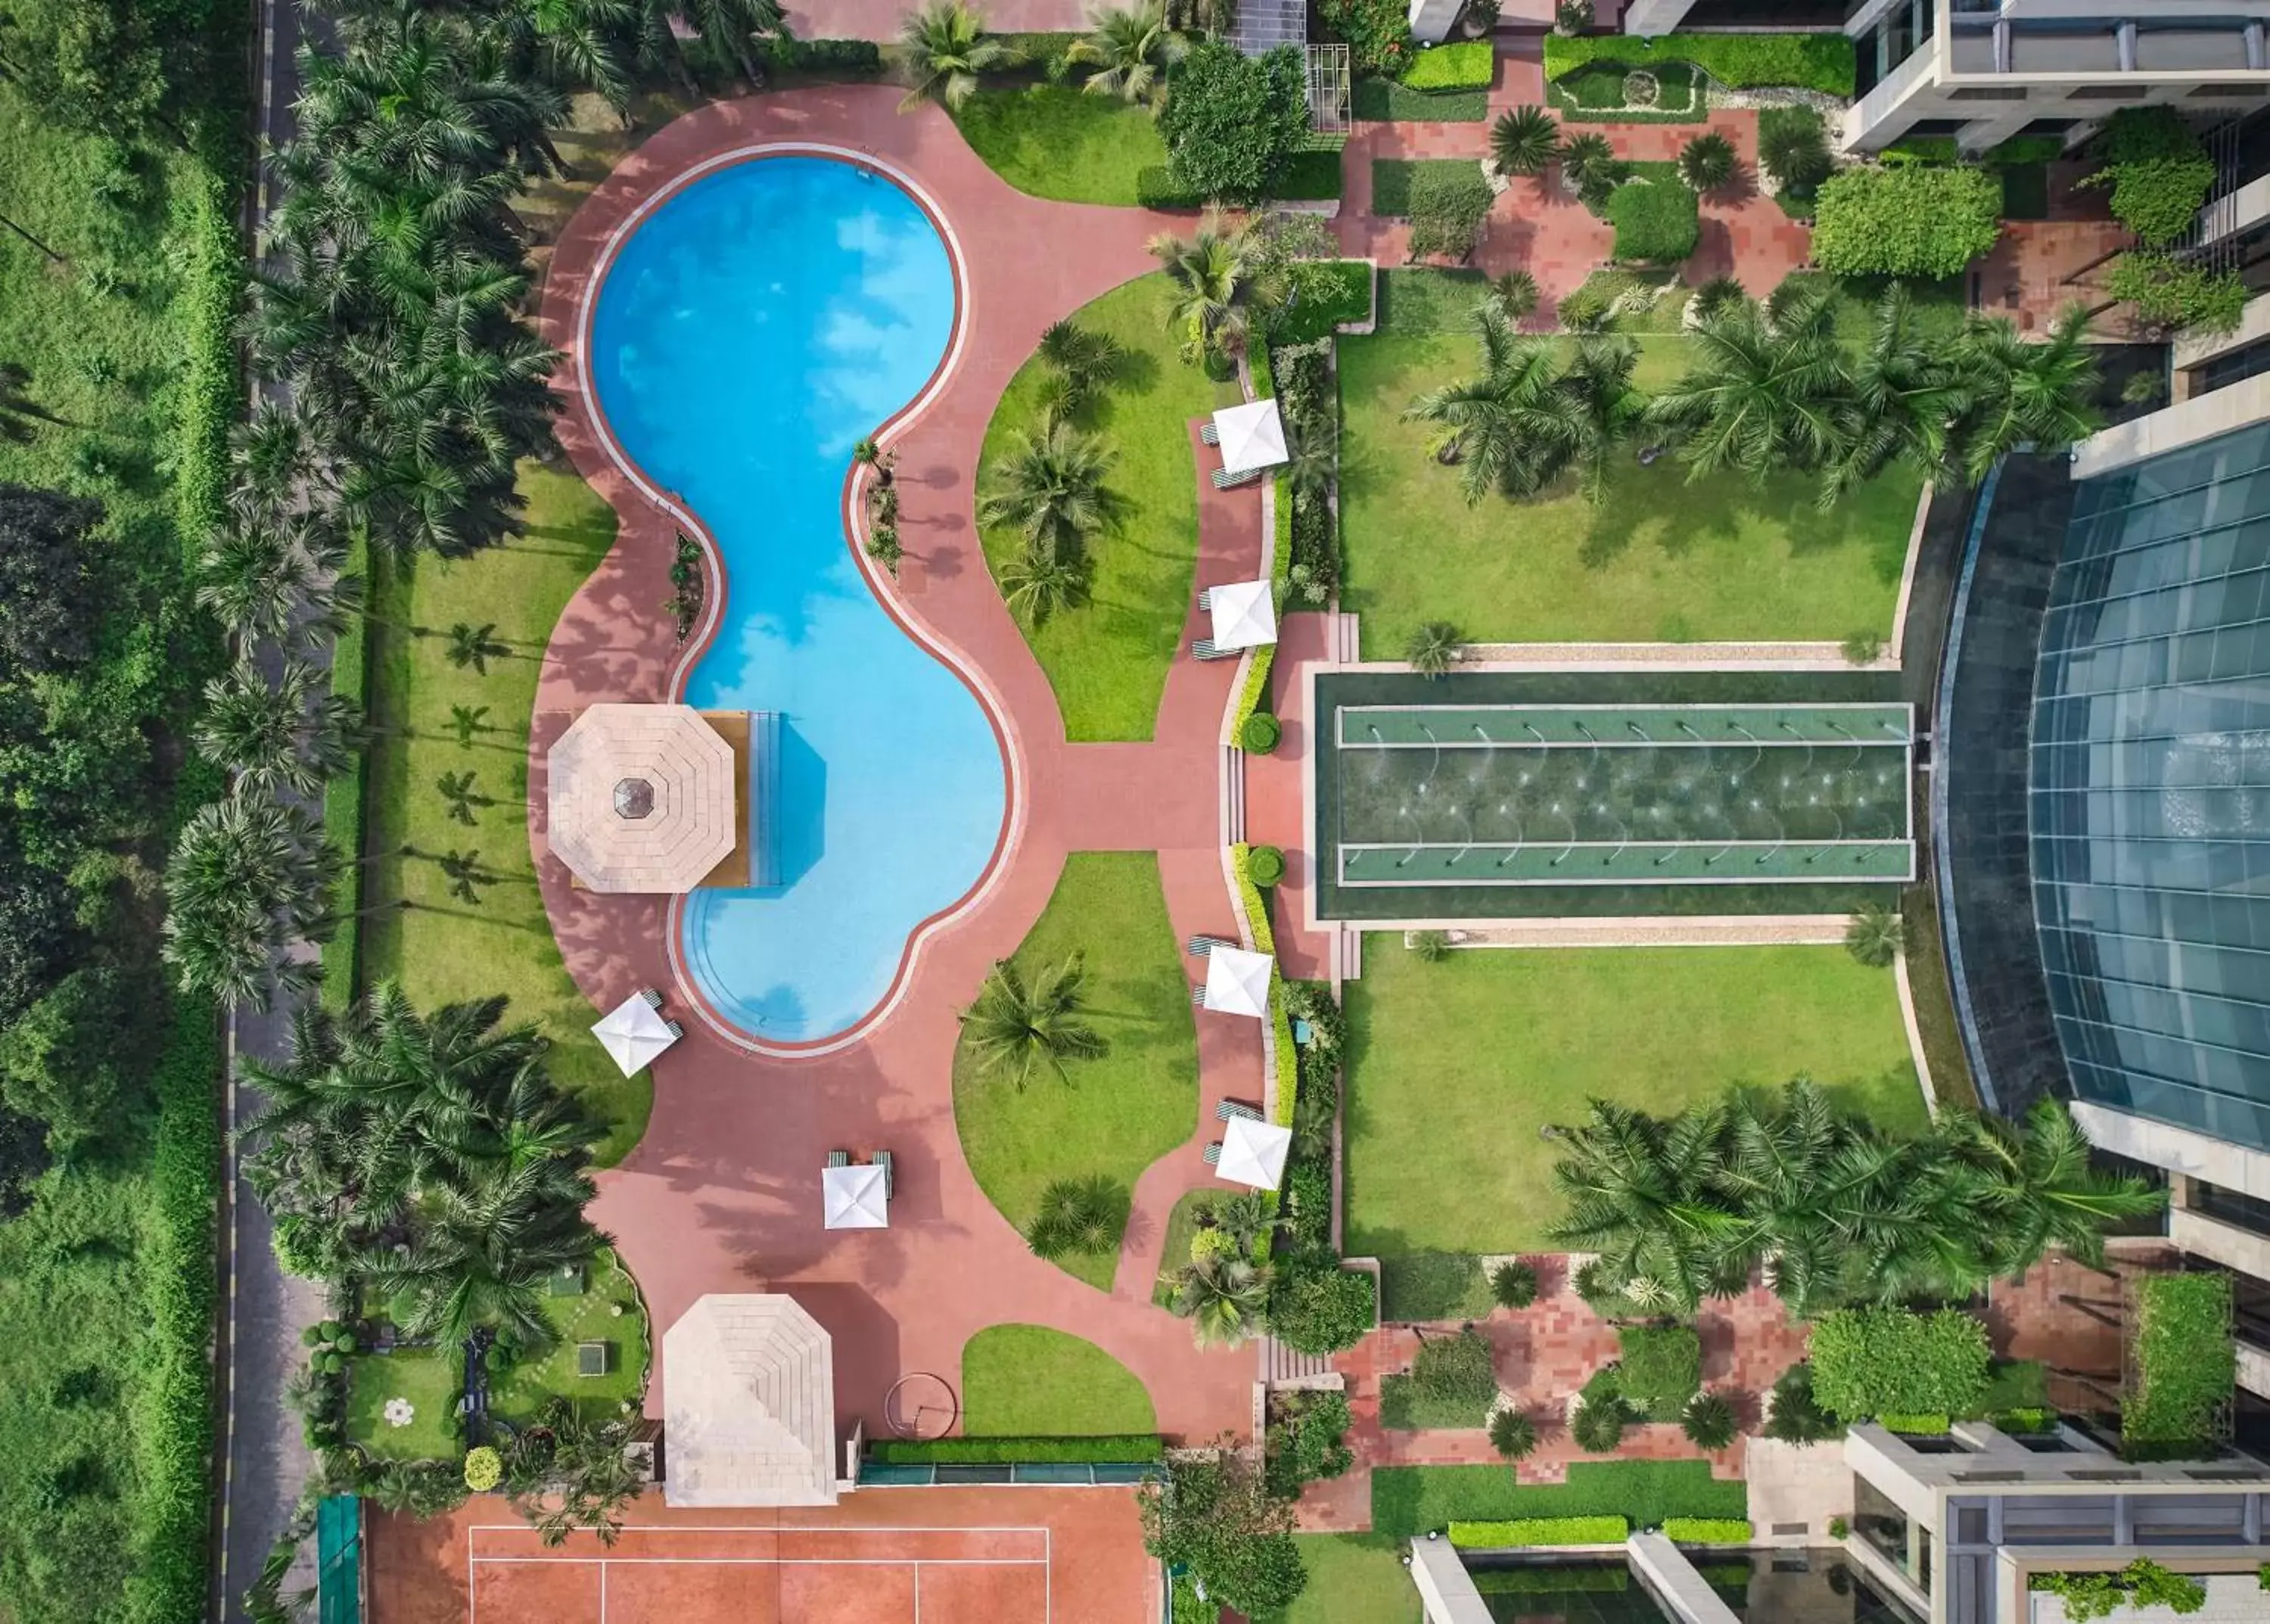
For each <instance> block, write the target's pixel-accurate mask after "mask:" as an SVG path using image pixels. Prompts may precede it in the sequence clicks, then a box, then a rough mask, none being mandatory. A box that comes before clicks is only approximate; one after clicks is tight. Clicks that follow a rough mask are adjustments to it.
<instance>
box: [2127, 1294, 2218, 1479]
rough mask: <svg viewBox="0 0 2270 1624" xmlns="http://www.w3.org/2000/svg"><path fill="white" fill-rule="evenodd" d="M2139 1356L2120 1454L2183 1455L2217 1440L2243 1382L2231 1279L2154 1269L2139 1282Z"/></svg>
mask: <svg viewBox="0 0 2270 1624" xmlns="http://www.w3.org/2000/svg"><path fill="white" fill-rule="evenodd" d="M2133 1358H2134V1363H2133V1366H2132V1367H2131V1378H2130V1391H2129V1394H2128V1397H2127V1399H2126V1401H2125V1403H2124V1404H2123V1405H2121V1406H2120V1449H2121V1453H2122V1454H2124V1455H2129V1456H2131V1457H2146V1456H2154V1455H2179V1454H2181V1453H2183V1452H2185V1451H2186V1450H2192V1449H2196V1448H2199V1447H2201V1446H2203V1445H2206V1444H2208V1443H2211V1442H2214V1440H2215V1439H2216V1438H2217V1437H2218V1436H2219V1435H2220V1434H2221V1432H2222V1424H2223V1416H2224V1412H2225V1410H2226V1408H2227V1407H2228V1406H2229V1404H2230V1401H2231V1394H2232V1391H2233V1390H2234V1389H2235V1388H2236V1386H2237V1380H2238V1363H2237V1358H2238V1356H2237V1350H2236V1347H2235V1346H2234V1344H2233V1341H2232V1338H2231V1330H2230V1279H2229V1276H2228V1275H2222V1274H2155V1275H2148V1276H2147V1277H2146V1278H2144V1279H2141V1280H2140V1281H2138V1282H2137V1285H2136V1341H2135V1352H2134V1355H2133Z"/></svg>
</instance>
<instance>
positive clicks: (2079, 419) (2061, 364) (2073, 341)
mask: <svg viewBox="0 0 2270 1624" xmlns="http://www.w3.org/2000/svg"><path fill="white" fill-rule="evenodd" d="M1954 368H1955V373H1956V374H1957V375H1958V376H1959V377H1960V378H1961V380H1962V385H1963V387H1964V389H1966V391H1967V392H1968V401H1967V410H1965V411H1964V412H1963V413H1962V417H1961V418H1960V419H1959V420H1958V421H1957V422H1956V424H1955V431H1954V436H1953V438H1954V442H1955V454H1956V455H1957V456H1959V457H1960V459H1961V462H1962V471H1963V473H1964V474H1965V475H1966V476H1967V477H1968V478H1970V479H1971V480H1972V481H1973V482H1976V481H1977V480H1980V479H1983V478H1985V477H1986V471H1987V470H1988V469H1990V468H1992V466H1993V465H1994V462H1995V459H1996V458H1998V457H1999V456H2003V455H2004V454H2005V453H2007V452H2010V451H2014V450H2016V449H2018V448H2019V447H2020V446H2021V445H2026V444H2031V445H2033V446H2034V447H2035V448H2036V449H2039V450H2043V451H2061V450H2063V449H2065V448H2066V447H2067V446H2069V445H2072V444H2073V442H2074V441H2079V440H2083V439H2086V438H2088V435H2089V434H2093V433H2095V432H2096V427H2097V425H2098V423H2099V421H2100V419H2099V418H2098V415H2097V412H2096V407H2095V405H2094V404H2093V403H2094V399H2095V396H2096V389H2097V368H2096V355H2095V353H2094V352H2092V351H2091V350H2090V348H2089V345H2088V311H2087V310H2085V309H2083V308H2081V306H2080V305H2078V304H2073V305H2068V306H2066V308H2065V309H2064V310H2063V311H2062V312H2061V313H2059V316H2058V318H2057V320H2056V321H2055V322H2054V323H2052V324H2051V328H2050V331H2049V337H2047V338H2046V339H2044V341H2043V342H2041V343H2039V344H2029V343H2027V342H2026V341H2025V340H2024V339H2022V338H2021V337H2018V330H2017V329H2016V328H2015V327H2014V325H2012V324H2011V323H2010V322H2009V320H2008V319H2007V317H2002V316H1991V317H1988V316H1973V317H1972V318H1971V319H1970V323H1969V324H1968V325H1967V326H1966V327H1965V328H1964V329H1963V331H1962V337H1961V339H1960V340H1959V341H1958V342H1957V344H1956V345H1955V352H1954Z"/></svg>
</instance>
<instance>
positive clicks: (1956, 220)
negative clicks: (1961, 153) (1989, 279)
mask: <svg viewBox="0 0 2270 1624" xmlns="http://www.w3.org/2000/svg"><path fill="white" fill-rule="evenodd" d="M2001 209H2002V188H2001V185H2000V183H1999V182H1998V181H1997V180H1996V179H1995V177H1994V176H1993V175H1992V174H1991V173H1989V172H1988V171H1986V170H1984V169H1980V168H1977V167H1970V166H1959V167H1954V168H1948V169H1926V168H1913V167H1910V168H1905V169H1867V168H1858V169H1846V170H1843V171H1842V172H1840V173H1838V174H1833V175H1831V176H1829V179H1828V180H1827V181H1825V182H1822V183H1821V192H1820V196H1819V197H1818V198H1817V199H1816V200H1815V203H1814V224H1813V257H1814V262H1815V263H1818V264H1819V265H1820V266H1821V269H1822V270H1824V271H1836V272H1837V273H1838V274H1840V275H1843V276H1903V277H1933V278H1936V277H1951V276H1954V275H1955V274H1956V273H1957V272H1959V271H1962V269H1963V268H1964V267H1966V266H1968V265H1969V264H1970V262H1971V261H1973V260H1975V259H1977V258H1978V257H1980V256H1982V255H1984V254H1985V253H1986V252H1987V251H1988V250H1989V249H1991V248H1993V246H1994V242H1995V240H1996V239H1997V238H1998V237H1999V236H2000V235H2001V234H2002V227H2001V223H2000V215H2001Z"/></svg>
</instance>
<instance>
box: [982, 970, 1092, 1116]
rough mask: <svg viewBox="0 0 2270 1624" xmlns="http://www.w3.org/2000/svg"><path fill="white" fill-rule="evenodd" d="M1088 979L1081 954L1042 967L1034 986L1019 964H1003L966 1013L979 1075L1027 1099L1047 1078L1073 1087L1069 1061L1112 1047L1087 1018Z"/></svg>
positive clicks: (1084, 1057)
mask: <svg viewBox="0 0 2270 1624" xmlns="http://www.w3.org/2000/svg"><path fill="white" fill-rule="evenodd" d="M1086 982H1087V970H1086V968H1085V967H1084V966H1083V965H1082V963H1081V956H1080V955H1079V953H1073V954H1072V956H1071V957H1070V958H1068V959H1065V960H1064V961H1063V962H1062V963H1059V964H1056V965H1044V966H1042V968H1041V969H1040V970H1038V971H1037V972H1036V973H1035V975H1034V976H1033V978H1032V980H1031V981H1030V982H1029V983H1027V981H1026V979H1025V975H1024V972H1023V971H1021V970H1020V969H1019V968H1017V967H1016V966H1015V965H1014V964H1013V963H1012V962H1010V961H1009V960H1006V959H1003V960H999V961H998V962H997V963H996V964H995V965H994V966H993V968H992V971H991V973H990V975H987V976H986V978H985V984H984V985H983V987H980V988H979V989H978V990H977V998H976V1002H975V1003H973V1004H971V1005H970V1006H969V1007H968V1009H966V1010H964V1011H962V1012H961V1036H962V1041H963V1042H965V1043H967V1044H968V1045H969V1052H970V1057H971V1058H972V1059H974V1060H975V1061H976V1064H977V1068H978V1070H979V1071H980V1072H984V1073H986V1074H988V1075H990V1076H994V1077H999V1078H1005V1079H1007V1080H1008V1082H1009V1084H1010V1086H1013V1087H1014V1088H1015V1089H1016V1090H1017V1092H1018V1093H1019V1094H1022V1093H1024V1091H1025V1089H1026V1087H1027V1086H1028V1085H1029V1084H1030V1083H1031V1082H1032V1080H1033V1079H1034V1078H1035V1077H1036V1076H1038V1075H1039V1074H1040V1073H1042V1072H1048V1073H1049V1074H1050V1075H1051V1076H1053V1077H1054V1078H1055V1079H1057V1081H1058V1082H1069V1081H1070V1080H1071V1079H1070V1077H1069V1076H1068V1075H1067V1074H1066V1072H1065V1061H1067V1060H1094V1059H1098V1058H1100V1057H1102V1056H1103V1055H1104V1054H1106V1053H1108V1052H1109V1049H1110V1047H1111V1046H1110V1044H1109V1043H1108V1042H1105V1041H1104V1039H1103V1037H1102V1034H1100V1033H1098V1032H1097V1031H1096V1029H1095V1028H1094V1027H1092V1026H1090V1025H1089V1024H1088V1023H1087V1020H1086V1019H1084V1018H1083V1016H1082V1014H1081V1005H1082V997H1081V994H1082V991H1083V990H1084V987H1085V984H1086Z"/></svg>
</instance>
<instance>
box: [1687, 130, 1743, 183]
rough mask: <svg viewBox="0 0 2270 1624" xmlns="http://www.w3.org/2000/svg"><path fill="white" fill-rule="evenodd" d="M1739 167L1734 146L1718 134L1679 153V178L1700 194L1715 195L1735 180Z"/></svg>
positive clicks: (1699, 138) (1707, 134)
mask: <svg viewBox="0 0 2270 1624" xmlns="http://www.w3.org/2000/svg"><path fill="white" fill-rule="evenodd" d="M1739 163H1740V159H1738V158H1737V157H1736V155H1735V152H1734V144H1733V143H1732V141H1729V140H1728V139H1727V138H1726V137H1724V136H1722V135H1720V134H1719V133H1718V132H1717V130H1710V131H1707V132H1705V133H1704V134H1702V135H1699V136H1697V137H1695V138H1694V139H1693V140H1692V141H1689V142H1688V144H1687V145H1685V146H1682V147H1680V149H1679V175H1680V179H1681V180H1683V181H1685V182H1687V184H1688V185H1689V186H1691V187H1693V188H1694V189H1695V190H1696V191H1698V192H1708V191H1716V190H1717V189H1718V188H1719V187H1721V186H1724V185H1725V184H1726V182H1729V181H1731V180H1732V179H1733V178H1734V171H1735V169H1736V168H1737V167H1739Z"/></svg>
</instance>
